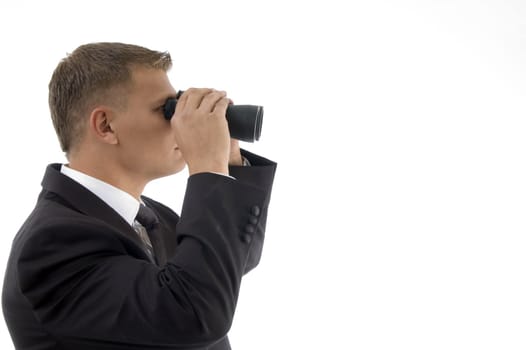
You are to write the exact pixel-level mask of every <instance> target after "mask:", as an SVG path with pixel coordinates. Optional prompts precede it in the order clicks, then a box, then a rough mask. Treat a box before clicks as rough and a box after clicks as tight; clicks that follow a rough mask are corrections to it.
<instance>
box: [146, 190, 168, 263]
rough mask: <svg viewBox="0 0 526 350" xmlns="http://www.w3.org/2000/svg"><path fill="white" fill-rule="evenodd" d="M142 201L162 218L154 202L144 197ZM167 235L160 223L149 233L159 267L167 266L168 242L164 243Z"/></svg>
mask: <svg viewBox="0 0 526 350" xmlns="http://www.w3.org/2000/svg"><path fill="white" fill-rule="evenodd" d="M142 201H143V202H144V204H146V205H147V206H148V208H150V209H152V210H153V212H154V213H155V215H157V217H158V218H160V215H159V213H158V212H157V210H156V208H155V204H154V203H153V202H151V201H150V200H149V199H148V198H146V197H144V196H143V197H142ZM165 234H166V232H165V231H164V226H163V224H162V223H159V224H158V225H157V227H155V228H154V229H152V230H149V231H148V236H149V237H150V242H151V243H152V247H153V252H154V254H155V259H156V260H157V265H159V266H164V265H165V264H166V244H165V243H166V242H165V241H164V236H165Z"/></svg>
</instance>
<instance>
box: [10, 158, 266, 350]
mask: <svg viewBox="0 0 526 350" xmlns="http://www.w3.org/2000/svg"><path fill="white" fill-rule="evenodd" d="M251 161H252V160H251ZM268 166H269V169H260V170H262V171H263V172H265V170H267V172H266V174H265V175H263V174H260V175H258V174H256V173H257V171H256V170H257V169H252V170H250V171H251V172H253V173H245V171H243V173H241V172H240V173H239V174H236V175H234V176H239V180H238V181H236V180H233V179H230V178H227V177H224V176H220V175H215V174H196V175H193V176H191V177H190V178H189V179H188V185H187V191H186V195H185V199H184V202H183V208H182V212H181V216H180V220H179V223H178V224H177V239H178V245H177V249H176V252H175V254H174V255H173V256H171V257H169V259H168V262H167V264H166V265H165V266H164V267H163V268H159V267H158V266H156V265H154V264H150V263H148V262H146V261H144V260H141V259H137V258H134V257H133V256H130V255H129V254H128V252H127V251H126V249H125V247H124V246H123V243H122V241H121V240H120V239H119V238H118V235H117V234H112V232H111V230H110V229H109V228H108V226H107V225H104V223H102V222H101V223H100V224H98V225H94V224H93V223H92V222H91V221H88V218H86V219H85V220H86V222H85V223H83V222H82V220H80V221H79V220H78V219H76V220H74V221H73V220H71V219H70V220H69V221H68V220H67V219H65V220H55V221H54V220H52V219H50V220H49V221H48V222H47V223H46V224H45V225H41V226H40V227H39V228H38V232H34V234H33V235H32V236H31V238H30V239H29V240H28V241H27V242H26V243H25V245H24V248H23V250H22V253H21V256H20V259H19V262H18V271H19V285H20V289H21V291H22V293H23V294H24V295H25V296H26V298H27V300H28V302H29V303H30V304H31V305H32V307H33V309H34V311H35V314H36V316H37V318H38V319H39V321H40V322H41V323H42V324H43V325H45V327H46V329H47V330H48V332H49V333H50V334H52V335H53V336H54V337H55V339H57V342H58V343H60V344H61V346H63V347H64V348H75V349H84V348H85V349H89V348H90V347H91V346H94V345H95V344H97V345H101V344H104V345H107V344H110V345H111V347H110V348H112V349H120V348H122V349H124V348H140V349H149V348H158V347H159V346H165V347H166V348H176V347H178V346H181V347H199V346H202V347H204V346H208V345H211V344H214V343H215V342H217V341H219V340H221V339H222V338H223V337H224V336H225V335H226V333H227V332H228V330H229V329H230V326H231V323H232V318H233V315H234V311H235V306H236V302H237V297H238V293H239V288H240V282H241V277H242V275H243V273H244V272H245V271H246V270H247V266H250V264H254V261H255V260H258V259H259V253H258V252H260V248H256V249H255V252H254V253H252V252H253V250H254V244H255V242H258V240H259V238H255V239H254V238H247V237H252V236H257V235H259V236H261V235H262V233H261V230H264V223H263V224H261V221H262V220H266V211H267V207H268V202H269V196H270V193H269V192H270V186H271V184H272V179H269V178H268V176H271V177H273V174H274V170H275V164H274V165H272V164H269V165H268ZM258 177H260V178H258ZM56 222H60V223H56ZM247 225H252V226H256V227H257V229H255V230H252V229H247ZM247 234H248V236H247ZM261 244H262V243H261ZM252 254H253V255H252ZM256 255H257V258H256ZM252 256H254V257H252Z"/></svg>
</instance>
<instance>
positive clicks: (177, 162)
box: [112, 68, 185, 181]
mask: <svg viewBox="0 0 526 350" xmlns="http://www.w3.org/2000/svg"><path fill="white" fill-rule="evenodd" d="M132 72H133V73H132V83H131V85H130V87H129V89H128V94H127V99H126V103H125V107H124V108H123V109H122V110H119V111H118V112H117V113H116V118H115V120H114V121H113V122H112V127H113V129H114V131H115V132H116V133H117V137H118V141H119V142H118V145H117V147H119V148H118V150H117V154H118V159H119V160H118V161H119V162H120V163H121V164H122V166H123V167H125V168H126V170H127V171H128V172H131V173H132V174H136V176H138V177H141V178H144V179H147V180H148V181H149V180H152V179H155V178H159V177H163V176H167V175H171V174H174V173H177V172H179V171H181V170H182V169H184V167H185V161H184V159H183V156H182V154H181V152H180V150H179V149H178V147H177V142H176V139H175V133H174V131H173V129H172V127H171V124H170V122H169V121H167V120H166V119H165V118H164V114H163V105H164V103H165V102H166V99H167V98H168V97H174V96H175V95H176V91H175V89H174V88H173V87H172V85H171V84H170V81H169V79H168V76H167V74H166V72H164V71H163V70H161V69H149V68H135V69H133V71H132Z"/></svg>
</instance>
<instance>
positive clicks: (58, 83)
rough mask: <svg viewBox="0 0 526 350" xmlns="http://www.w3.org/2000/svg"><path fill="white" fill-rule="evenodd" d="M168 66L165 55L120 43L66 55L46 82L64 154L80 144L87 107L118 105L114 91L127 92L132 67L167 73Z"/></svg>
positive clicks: (93, 45) (89, 46) (94, 45)
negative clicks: (106, 102) (102, 103)
mask: <svg viewBox="0 0 526 350" xmlns="http://www.w3.org/2000/svg"><path fill="white" fill-rule="evenodd" d="M171 66H172V60H171V57H170V54H169V53H168V52H159V51H153V50H150V49H147V48H144V47H141V46H137V45H130V44H123V43H91V44H86V45H82V46H79V47H78V48H77V49H76V50H75V51H73V52H72V53H71V54H68V55H67V56H66V57H65V58H64V59H62V61H61V62H60V63H59V64H58V66H57V67H56V68H55V71H54V72H53V75H52V77H51V80H50V82H49V109H50V112H51V119H52V121H53V126H54V127H55V131H56V133H57V136H58V139H59V142H60V147H61V148H62V151H64V152H66V155H67V154H68V152H70V151H71V149H72V148H73V147H74V146H75V145H76V144H77V143H78V142H79V141H80V138H81V136H82V134H83V132H84V125H85V124H86V123H85V116H86V114H87V113H89V110H88V108H90V106H93V104H96V103H101V102H102V101H105V100H107V99H109V98H113V99H114V102H118V100H119V98H118V97H117V95H116V94H115V90H116V89H117V90H119V91H120V92H125V91H126V90H125V89H126V87H127V86H128V85H129V83H130V82H131V76H132V69H133V68H134V67H147V68H155V69H162V70H164V71H168V70H169V69H170V68H171ZM122 95H124V93H123V94H122ZM121 97H122V96H121ZM124 98H125V96H124ZM121 102H122V99H121Z"/></svg>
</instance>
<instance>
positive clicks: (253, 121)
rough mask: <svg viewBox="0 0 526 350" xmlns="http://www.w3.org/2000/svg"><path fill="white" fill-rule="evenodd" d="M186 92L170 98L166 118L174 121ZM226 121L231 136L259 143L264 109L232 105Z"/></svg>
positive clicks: (165, 112) (166, 107)
mask: <svg viewBox="0 0 526 350" xmlns="http://www.w3.org/2000/svg"><path fill="white" fill-rule="evenodd" d="M183 92H184V91H179V92H178V93H177V95H176V96H175V97H171V98H168V99H167V100H166V103H165V104H164V106H163V113H164V118H165V119H166V120H170V119H172V116H173V114H174V112H175V106H176V105H177V100H178V99H179V97H181V95H182V94H183ZM226 120H227V123H228V129H229V130H230V136H231V137H232V138H234V139H236V140H240V141H245V142H254V141H258V140H259V137H260V135H261V125H262V123H263V107H262V106H253V105H230V106H228V108H227V110H226Z"/></svg>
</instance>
